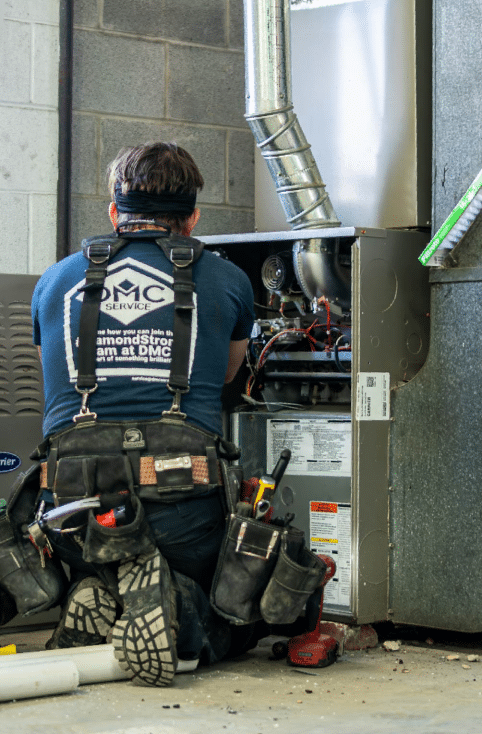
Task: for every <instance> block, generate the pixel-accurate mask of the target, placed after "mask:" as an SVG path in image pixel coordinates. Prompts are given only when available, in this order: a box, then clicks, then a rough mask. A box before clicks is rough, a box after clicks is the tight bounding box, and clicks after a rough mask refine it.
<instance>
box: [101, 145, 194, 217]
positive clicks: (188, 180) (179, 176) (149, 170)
mask: <svg viewBox="0 0 482 734" xmlns="http://www.w3.org/2000/svg"><path fill="white" fill-rule="evenodd" d="M107 175H108V181H109V192H110V195H111V197H112V200H115V186H116V184H118V185H119V186H120V187H121V190H122V193H123V194H126V193H127V192H128V191H147V192H149V193H156V194H160V193H161V192H163V191H179V192H182V193H186V194H192V195H195V194H196V193H197V192H198V190H201V189H202V187H203V185H204V179H203V177H202V175H201V172H200V171H199V168H198V167H197V165H196V163H195V161H194V159H193V158H192V156H191V155H190V154H189V153H188V152H187V150H184V148H181V147H180V146H179V145H177V144H176V143H146V144H145V145H136V146H132V147H129V148H122V150H120V151H119V153H118V154H117V156H116V157H115V159H114V160H113V161H112V163H110V164H109V166H108V168H107ZM188 216H189V215H187V216H186V215H180V214H178V213H173V214H169V213H165V212H164V213H161V212H159V213H158V214H156V213H149V214H145V213H143V212H137V213H136V214H122V213H119V215H118V223H119V224H122V221H127V220H128V219H148V220H151V221H152V220H155V219H157V220H161V221H163V222H165V223H166V224H169V225H170V226H171V227H172V228H173V229H174V230H180V229H182V227H183V224H184V222H185V221H186V219H187V218H188Z"/></svg>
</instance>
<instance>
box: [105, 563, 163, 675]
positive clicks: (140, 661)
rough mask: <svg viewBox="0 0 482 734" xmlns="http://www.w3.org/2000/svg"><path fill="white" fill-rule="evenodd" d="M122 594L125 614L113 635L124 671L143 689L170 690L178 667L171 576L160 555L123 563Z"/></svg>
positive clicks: (120, 582) (115, 650)
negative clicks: (131, 675)
mask: <svg viewBox="0 0 482 734" xmlns="http://www.w3.org/2000/svg"><path fill="white" fill-rule="evenodd" d="M118 580H119V594H120V595H121V597H122V600H123V602H124V612H123V614H122V616H121V618H120V619H119V620H118V621H117V622H116V624H115V626H114V630H113V634H112V644H113V646H114V654H115V656H116V658H117V660H118V661H119V665H120V666H121V668H122V669H123V670H125V671H127V672H131V673H132V674H133V680H134V682H136V683H139V684H140V685H149V686H167V685H169V684H170V683H171V682H172V679H173V677H174V674H175V672H176V667H177V655H176V650H175V644H174V639H173V634H172V630H171V620H170V604H171V600H170V596H171V594H170V590H171V583H170V573H169V568H168V566H167V563H166V561H165V560H164V559H163V558H162V556H161V555H160V553H159V552H158V551H157V552H156V553H154V554H145V555H140V556H137V557H136V558H135V559H134V560H131V561H126V562H125V563H121V565H120V566H119V571H118Z"/></svg>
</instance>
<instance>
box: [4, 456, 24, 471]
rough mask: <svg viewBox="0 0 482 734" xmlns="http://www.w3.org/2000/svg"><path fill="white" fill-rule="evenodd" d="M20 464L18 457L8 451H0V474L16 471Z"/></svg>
mask: <svg viewBox="0 0 482 734" xmlns="http://www.w3.org/2000/svg"><path fill="white" fill-rule="evenodd" d="M21 463H22V461H21V459H20V456H17V455H16V454H10V453H9V452H8V451H0V474H6V473H7V472H9V471H14V469H18V467H19V466H20V464H21Z"/></svg>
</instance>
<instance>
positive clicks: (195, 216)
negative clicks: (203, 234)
mask: <svg viewBox="0 0 482 734" xmlns="http://www.w3.org/2000/svg"><path fill="white" fill-rule="evenodd" d="M200 216H201V212H200V211H199V209H197V208H196V209H194V211H193V213H192V214H191V216H190V217H188V218H187V219H186V222H185V224H184V227H183V228H182V232H181V234H183V235H184V236H185V237H189V235H190V234H191V232H192V231H193V229H194V227H195V226H196V224H197V223H198V222H199V217H200Z"/></svg>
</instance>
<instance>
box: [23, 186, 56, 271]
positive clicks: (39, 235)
mask: <svg viewBox="0 0 482 734" xmlns="http://www.w3.org/2000/svg"><path fill="white" fill-rule="evenodd" d="M29 199H30V202H29V203H30V222H31V227H30V231H29V237H28V272H29V273H31V274H32V275H40V274H41V273H43V272H44V270H46V269H47V268H48V267H49V266H50V265H53V263H54V262H55V261H56V255H57V195H56V194H31V195H30V197H29Z"/></svg>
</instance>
